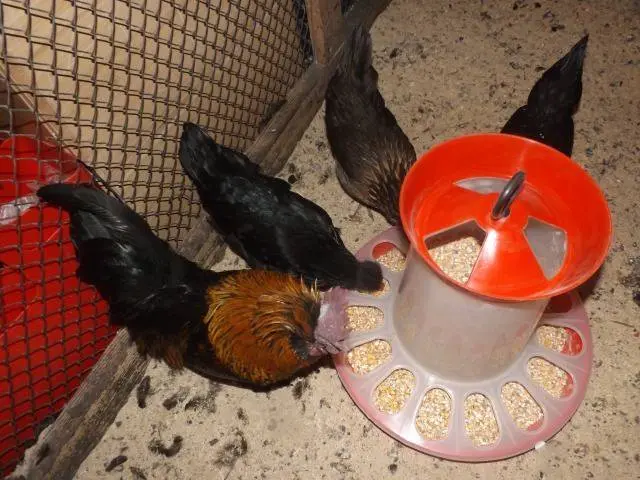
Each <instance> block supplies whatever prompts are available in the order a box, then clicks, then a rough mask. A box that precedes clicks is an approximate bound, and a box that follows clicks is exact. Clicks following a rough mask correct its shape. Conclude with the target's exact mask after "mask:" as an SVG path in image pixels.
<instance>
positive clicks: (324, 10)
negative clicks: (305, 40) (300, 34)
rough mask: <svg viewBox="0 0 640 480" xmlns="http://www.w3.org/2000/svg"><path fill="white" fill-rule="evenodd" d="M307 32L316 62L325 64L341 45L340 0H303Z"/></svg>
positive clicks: (341, 20) (341, 19) (341, 18)
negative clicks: (305, 5) (307, 24)
mask: <svg viewBox="0 0 640 480" xmlns="http://www.w3.org/2000/svg"><path fill="white" fill-rule="evenodd" d="M305 2H306V4H307V20H308V22H309V34H310V36H311V44H312V45H313V56H314V57H315V61H316V63H319V64H320V65H326V64H327V63H329V62H330V61H331V59H332V58H333V57H334V55H335V54H336V52H337V51H338V48H339V47H340V45H342V39H343V38H344V35H343V17H342V10H341V6H340V3H341V2H340V0H305Z"/></svg>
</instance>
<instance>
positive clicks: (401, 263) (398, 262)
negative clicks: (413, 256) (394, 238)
mask: <svg viewBox="0 0 640 480" xmlns="http://www.w3.org/2000/svg"><path fill="white" fill-rule="evenodd" d="M376 261H377V262H378V263H379V264H380V265H382V266H383V267H386V268H388V269H389V270H391V271H392V272H401V271H403V270H404V268H405V265H406V262H407V257H406V256H405V255H404V254H403V253H402V252H401V251H400V250H398V249H397V248H395V247H394V248H392V249H391V250H389V251H388V252H386V253H384V254H383V255H380V256H379V257H378V258H376Z"/></svg>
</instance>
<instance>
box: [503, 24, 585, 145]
mask: <svg viewBox="0 0 640 480" xmlns="http://www.w3.org/2000/svg"><path fill="white" fill-rule="evenodd" d="M588 40H589V36H588V35H586V36H585V37H583V38H582V39H581V40H580V41H579V42H578V43H576V44H575V45H574V47H573V48H572V49H571V51H570V52H569V53H567V54H566V55H565V56H564V57H562V58H561V59H560V60H558V61H557V62H556V63H555V64H554V65H553V66H552V67H551V68H549V69H548V70H547V71H546V72H544V73H543V74H542V77H540V79H539V80H538V81H537V82H536V83H535V85H534V86H533V88H532V89H531V93H529V98H528V99H527V104H526V105H524V106H522V107H520V108H519V109H518V110H516V112H515V113H514V114H513V115H512V116H511V118H510V119H509V121H508V122H507V123H506V124H505V126H504V127H503V128H502V133H510V134H513V135H519V136H522V137H527V138H530V139H532V140H537V141H539V142H541V143H544V144H546V145H548V146H550V147H553V148H555V149H556V150H559V151H560V152H562V153H564V154H565V155H567V156H571V153H572V151H573V131H574V128H573V118H572V116H573V114H574V113H575V112H576V110H577V109H578V105H579V104H580V98H581V97H582V67H583V64H584V57H585V54H586V51H587V41H588Z"/></svg>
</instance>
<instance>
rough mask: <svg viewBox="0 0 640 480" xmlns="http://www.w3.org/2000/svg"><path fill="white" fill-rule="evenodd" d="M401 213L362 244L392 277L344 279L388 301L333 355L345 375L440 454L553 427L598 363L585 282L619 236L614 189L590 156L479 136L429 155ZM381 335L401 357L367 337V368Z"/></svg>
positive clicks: (497, 448)
mask: <svg viewBox="0 0 640 480" xmlns="http://www.w3.org/2000/svg"><path fill="white" fill-rule="evenodd" d="M460 158H465V159H466V160H465V161H454V159H460ZM549 169H553V170H554V172H557V175H556V176H554V177H553V178H550V177H549V176H548V175H547V174H546V172H548V170H549ZM569 184H571V185H572V186H573V187H572V189H567V188H565V186H566V185H569ZM587 207H588V208H587ZM567 212H572V213H571V215H567ZM400 213H401V218H402V227H403V228H402V229H400V228H397V227H396V228H392V229H389V230H387V231H386V232H383V233H381V234H379V235H377V236H376V237H375V238H373V239H372V240H371V241H369V242H368V243H367V244H366V245H365V246H364V247H362V248H361V250H360V251H359V252H358V258H360V259H361V260H367V259H376V260H378V261H379V262H380V263H381V264H383V266H384V267H385V269H384V272H385V279H386V280H387V281H388V282H389V292H388V293H387V294H386V295H384V296H382V297H374V296H372V295H369V296H365V295H362V294H359V293H355V292H343V293H344V296H345V298H346V301H347V303H348V305H349V306H360V307H366V306H371V307H376V308H380V309H381V310H382V311H384V312H385V313H384V319H383V323H382V325H379V324H376V325H377V326H376V328H375V330H374V331H366V330H365V331H358V330H354V331H351V332H350V333H349V334H348V336H347V338H346V339H345V341H344V347H345V350H346V351H347V352H349V353H346V354H338V355H337V356H336V358H335V362H336V367H337V370H338V373H339V375H340V378H341V380H342V382H343V385H344V386H345V388H346V389H347V391H348V392H349V394H350V395H351V397H352V398H353V400H354V401H355V402H356V403H357V405H358V406H359V407H360V408H361V409H362V410H363V411H364V412H365V413H366V415H367V416H368V417H369V418H370V419H371V420H372V421H373V422H374V423H376V425H378V426H379V427H380V428H381V429H383V430H384V431H385V432H387V433H388V434H389V435H391V436H393V437H394V438H396V439H397V440H398V441H400V442H402V443H405V444H407V445H409V446H411V447H413V448H415V449H417V450H420V451H422V452H425V453H430V454H433V455H436V456H439V457H444V458H449V459H453V460H462V461H487V460H497V459H502V458H506V457H509V456H513V455H518V454H520V453H523V452H525V451H527V450H530V449H532V448H534V446H535V445H536V443H538V442H540V441H546V440H547V439H548V438H549V437H551V436H552V435H554V434H555V433H556V432H557V431H558V430H560V429H561V428H562V426H563V425H564V424H565V423H566V422H567V420H568V419H569V418H570V417H571V416H572V415H573V413H574V412H575V410H576V409H577V408H578V406H579V405H580V403H581V401H582V399H583V398H584V394H585V390H586V385H587V382H588V378H589V372H590V364H591V358H592V349H591V335H590V331H589V325H588V320H587V317H586V312H585V311H584V308H583V307H582V304H581V301H580V298H579V297H578V295H577V294H576V293H575V291H574V289H575V288H576V287H577V286H579V285H580V284H581V283H582V282H584V281H585V280H586V279H587V278H589V277H590V276H591V275H592V274H593V273H594V272H595V271H596V270H597V269H598V268H599V267H600V265H601V264H602V262H603V261H604V258H605V256H606V253H607V251H608V248H609V244H610V240H611V219H610V215H609V211H608V208H607V204H606V201H605V199H604V196H603V195H602V192H601V191H600V190H599V188H598V187H597V185H596V184H595V183H594V182H593V180H592V179H591V178H589V176H588V175H587V174H586V173H585V172H584V170H582V168H581V167H580V166H579V165H577V164H576V163H575V162H573V161H572V160H571V159H569V158H567V157H565V156H564V155H563V154H561V153H559V152H558V151H556V150H553V149H551V148H549V147H546V146H544V145H542V144H540V143H537V142H535V141H532V140H528V139H524V138H520V137H515V136H511V135H503V134H487V135H469V136H466V137H461V138H458V139H455V140H451V141H448V142H445V143H443V144H440V145H438V146H436V147H433V148H432V149H431V150H430V151H429V152H427V153H426V154H425V155H423V156H422V157H421V158H419V159H418V161H417V162H416V163H415V164H414V166H413V167H412V169H411V170H410V171H409V173H408V174H407V176H406V177H405V180H404V183H403V186H402V190H401V195H400ZM594 232H597V234H594ZM392 247H393V248H392ZM396 248H397V250H399V252H398V253H396V252H395V251H394V250H395V249H396ZM392 255H393V256H392ZM401 259H402V260H403V263H402V264H400V263H399V262H400V261H402V260H401ZM390 260H393V261H394V265H391V263H390ZM385 263H386V265H385ZM400 265H401V266H402V268H398V267H399V266H400ZM393 267H395V268H393ZM552 297H555V298H554V301H553V302H552V304H549V301H550V299H551V298H552ZM548 304H549V308H547V306H548ZM560 304H562V307H563V308H562V309H558V308H557V306H558V305H560ZM369 311H371V312H372V310H368V311H367V312H369ZM363 312H364V310H363ZM538 325H541V326H542V328H540V329H539V330H537V331H536V328H537V327H538ZM547 327H549V328H547ZM557 327H561V328H557ZM551 328H553V330H552V329H551ZM373 332H375V334H374V333H373ZM374 335H375V337H374ZM376 339H386V340H387V341H389V343H390V347H389V352H391V350H393V356H392V357H391V361H388V360H386V361H385V362H384V363H381V364H380V362H378V361H374V360H375V358H374V357H375V356H376V355H377V352H375V351H371V352H369V353H371V355H372V358H370V359H369V360H368V361H369V362H371V363H376V364H378V366H377V367H376V368H374V369H369V370H367V374H366V375H362V374H359V373H356V372H355V371H354V368H353V365H352V364H351V363H350V361H351V359H352V358H353V353H354V347H356V348H358V346H359V345H362V344H366V343H367V342H368V341H371V340H376ZM389 354H390V353H389ZM569 357H572V359H571V361H568V359H569ZM348 358H349V360H347V359H348ZM531 359H535V361H533V362H529V361H530V360H531ZM538 359H541V360H543V361H544V362H546V363H544V362H543V361H539V360H538ZM528 364H529V368H527V366H528ZM549 365H551V366H552V367H553V366H555V367H554V368H560V369H561V371H562V372H563V374H562V375H560V374H559V373H558V372H557V370H554V369H553V368H551V367H549ZM400 368H402V369H406V370H409V371H411V373H412V375H413V376H414V377H415V386H414V388H413V389H412V393H411V394H410V395H409V397H408V398H406V400H404V401H403V404H402V405H403V406H402V408H401V409H400V410H399V411H398V412H397V413H394V414H393V415H391V416H390V415H389V414H388V413H383V412H381V411H380V408H379V406H378V405H377V403H376V401H375V398H376V396H375V395H376V393H375V389H376V386H377V385H380V384H381V383H382V382H383V381H384V379H386V378H387V377H389V375H391V374H392V373H393V372H395V371H397V370H398V369H400ZM405 387H406V386H405V385H401V386H400V387H399V388H400V389H401V390H402V391H406V388H405ZM436 388H437V389H438V390H437V393H431V394H430V395H431V396H430V397H429V398H427V396H426V394H427V393H429V392H432V391H433V392H435V391H436ZM558 396H563V399H562V400H563V402H564V403H562V405H560V404H558V403H556V402H557V401H558ZM401 397H402V398H403V399H404V395H402V394H401ZM465 412H466V413H465ZM543 412H544V413H543ZM409 426H410V427H409Z"/></svg>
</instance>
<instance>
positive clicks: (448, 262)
mask: <svg viewBox="0 0 640 480" xmlns="http://www.w3.org/2000/svg"><path fill="white" fill-rule="evenodd" d="M481 247H482V246H481V245H480V243H479V242H478V241H477V240H476V239H475V238H474V237H464V238H461V239H459V240H454V241H453V242H449V243H445V244H444V245H439V246H437V247H434V248H431V249H429V254H430V255H431V258H433V261H434V262H436V264H437V265H438V266H439V267H440V269H441V270H442V271H443V272H444V273H445V275H447V276H448V277H450V278H452V279H454V280H455V281H457V282H460V283H465V282H466V281H467V280H469V277H470V276H471V271H472V270H473V265H474V264H475V262H476V259H477V258H478V255H480V249H481Z"/></svg>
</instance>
